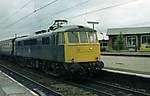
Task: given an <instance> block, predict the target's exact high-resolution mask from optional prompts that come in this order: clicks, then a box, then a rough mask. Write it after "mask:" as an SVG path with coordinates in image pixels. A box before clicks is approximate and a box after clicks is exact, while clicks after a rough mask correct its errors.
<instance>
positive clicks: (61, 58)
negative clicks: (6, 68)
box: [0, 20, 104, 76]
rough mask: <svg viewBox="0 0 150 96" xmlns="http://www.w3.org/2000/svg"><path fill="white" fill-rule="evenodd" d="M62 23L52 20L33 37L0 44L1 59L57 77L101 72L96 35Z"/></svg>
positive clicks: (90, 31) (0, 42)
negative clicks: (51, 23)
mask: <svg viewBox="0 0 150 96" xmlns="http://www.w3.org/2000/svg"><path fill="white" fill-rule="evenodd" d="M66 22H67V21H66V20H56V21H55V23H54V24H53V25H52V26H51V27H50V28H49V29H48V30H42V31H38V32H35V35H32V36H23V37H17V38H13V39H9V40H4V41H0V55H1V57H2V58H14V59H15V60H17V62H23V63H20V64H22V65H23V66H28V67H32V68H36V69H40V70H43V71H45V72H51V73H53V74H57V75H61V76H64V75H70V74H71V75H72V74H74V73H75V74H87V73H91V72H97V71H99V70H101V69H102V68H103V67H104V63H103V62H102V61H101V60H100V46H99V42H98V39H97V32H96V31H95V30H93V29H91V28H89V27H85V26H79V25H72V26H62V24H63V23H66Z"/></svg>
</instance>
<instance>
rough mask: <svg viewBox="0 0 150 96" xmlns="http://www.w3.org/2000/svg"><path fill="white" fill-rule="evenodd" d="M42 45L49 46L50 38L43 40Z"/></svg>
mask: <svg viewBox="0 0 150 96" xmlns="http://www.w3.org/2000/svg"><path fill="white" fill-rule="evenodd" d="M42 44H44V45H45V44H49V37H45V38H42Z"/></svg>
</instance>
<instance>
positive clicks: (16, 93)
mask: <svg viewBox="0 0 150 96" xmlns="http://www.w3.org/2000/svg"><path fill="white" fill-rule="evenodd" d="M0 96H38V95H37V94H35V93H34V92H32V91H31V90H29V89H28V88H26V87H25V86H23V85H21V84H20V83H18V82H17V81H15V80H14V79H13V78H11V77H9V76H8V75H6V74H5V73H3V72H1V71H0Z"/></svg>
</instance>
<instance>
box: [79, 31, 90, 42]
mask: <svg viewBox="0 0 150 96" xmlns="http://www.w3.org/2000/svg"><path fill="white" fill-rule="evenodd" d="M80 43H88V38H87V32H80Z"/></svg>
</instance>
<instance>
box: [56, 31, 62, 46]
mask: <svg viewBox="0 0 150 96" xmlns="http://www.w3.org/2000/svg"><path fill="white" fill-rule="evenodd" d="M57 44H64V33H62V32H60V33H58V34H57Z"/></svg>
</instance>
